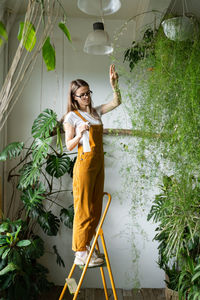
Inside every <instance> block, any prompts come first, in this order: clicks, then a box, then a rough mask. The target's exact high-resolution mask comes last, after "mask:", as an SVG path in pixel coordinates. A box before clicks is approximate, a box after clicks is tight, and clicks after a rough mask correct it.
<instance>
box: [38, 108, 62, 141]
mask: <svg viewBox="0 0 200 300" xmlns="http://www.w3.org/2000/svg"><path fill="white" fill-rule="evenodd" d="M56 119H57V115H56V113H55V112H53V111H52V110H51V109H48V108H47V109H45V110H44V111H43V112H42V113H41V114H39V116H38V117H37V118H36V119H35V121H34V122H33V126H32V135H33V137H34V138H48V137H49V136H50V134H51V132H52V131H53V129H54V128H55V127H56V125H57V120H56Z"/></svg>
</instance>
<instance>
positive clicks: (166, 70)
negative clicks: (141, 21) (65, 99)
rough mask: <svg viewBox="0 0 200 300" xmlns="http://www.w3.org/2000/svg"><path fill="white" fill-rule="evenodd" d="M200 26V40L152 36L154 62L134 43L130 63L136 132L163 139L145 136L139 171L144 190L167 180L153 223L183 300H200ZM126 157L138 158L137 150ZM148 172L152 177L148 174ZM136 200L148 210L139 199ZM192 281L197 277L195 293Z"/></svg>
mask: <svg viewBox="0 0 200 300" xmlns="http://www.w3.org/2000/svg"><path fill="white" fill-rule="evenodd" d="M197 27H198V28H196V29H197V30H196V33H195V35H194V38H193V40H187V41H181V42H180V41H177V42H174V41H171V40H169V39H167V38H166V36H165V35H164V33H163V30H162V28H161V27H160V28H159V30H158V31H157V32H155V33H154V34H152V38H151V39H150V40H149V48H148V43H147V52H148V49H149V50H150V51H149V52H148V55H144V53H145V52H144V49H143V48H142V47H141V48H140V47H136V49H134V45H135V44H134V43H133V45H132V46H131V47H130V48H129V49H127V51H126V52H125V57H124V60H125V61H127V62H128V63H129V68H130V70H131V72H126V74H125V75H124V80H125V83H126V85H127V86H126V90H125V92H124V99H125V101H124V105H125V107H126V109H127V112H128V114H129V116H130V119H131V122H132V128H133V129H134V131H137V130H138V131H142V132H144V133H148V134H149V136H152V137H153V136H154V137H156V136H157V137H158V138H156V139H154V140H150V139H147V135H146V136H145V135H144V137H143V136H142V135H141V136H140V139H139V140H138V153H137V159H138V161H139V167H138V168H140V169H142V170H143V171H144V174H142V173H141V172H140V173H139V174H140V179H139V180H140V183H141V185H142V184H144V182H147V181H150V180H152V177H155V176H156V177H157V176H158V174H161V175H162V176H164V177H163V185H162V186H161V193H159V194H158V195H156V197H155V200H154V201H153V204H152V207H151V210H150V212H149V215H148V220H150V219H152V220H153V221H154V222H158V226H157V229H156V235H155V240H157V241H158V243H159V246H158V250H159V261H158V263H159V266H160V267H161V268H162V269H164V270H165V271H166V272H167V274H168V275H169V277H171V278H170V284H171V287H172V286H173V287H176V290H178V288H179V295H180V297H181V295H184V296H186V295H188V296H187V297H188V298H187V299H198V298H199V294H198V293H199V282H198V281H197V282H195V280H198V278H199V277H198V276H199V275H196V276H197V277H194V276H195V275H194V270H196V272H197V274H198V268H197V269H195V268H196V267H197V266H198V264H199V262H197V259H198V258H199V255H200V253H199V249H200V246H199V245H200V230H199V228H200V217H199V215H200V214H199V200H200V199H199V195H200V185H199V182H200V180H199V162H200V147H199V146H200V138H199V128H200V106H199V94H200V67H199V64H198V63H197V62H199V61H200V31H199V25H197ZM143 43H145V41H141V42H139V44H138V45H142V44H143ZM135 50H136V52H134V51H135ZM137 51H138V52H139V53H137ZM126 151H127V152H128V153H131V148H130V147H128V149H127V150H126ZM134 151H135V149H134ZM134 153H135V152H134ZM132 154H133V152H132ZM146 166H148V167H149V168H150V170H151V171H150V172H149V173H148V174H147V171H146V170H145V169H144V167H146ZM146 169H147V168H146ZM168 174H170V177H169V175H168ZM171 174H173V175H172V176H171ZM167 175H168V176H167ZM144 178H147V181H144V180H143V179H144ZM136 180H138V178H136ZM139 180H138V181H139ZM142 188H144V187H142ZM134 201H135V202H136V204H138V203H140V200H138V199H135V200H134ZM134 205H135V203H134V204H133V206H134ZM180 278H182V279H181V280H180ZM192 278H193V279H194V278H196V279H195V280H194V282H195V285H194V287H193V283H192ZM179 280H180V281H179ZM179 283H180V284H179ZM181 293H182V294H181Z"/></svg>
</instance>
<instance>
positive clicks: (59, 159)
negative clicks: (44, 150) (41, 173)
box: [46, 153, 71, 178]
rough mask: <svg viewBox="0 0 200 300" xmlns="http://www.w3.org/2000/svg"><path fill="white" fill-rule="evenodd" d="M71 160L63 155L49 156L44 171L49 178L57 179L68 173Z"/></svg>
mask: <svg viewBox="0 0 200 300" xmlns="http://www.w3.org/2000/svg"><path fill="white" fill-rule="evenodd" d="M70 170H71V159H70V158H69V156H68V155H67V154H66V153H64V154H63V155H62V156H56V155H49V157H48V160H47V167H46V171H47V173H48V174H50V175H51V176H55V177H56V178H59V177H61V176H63V175H64V174H65V173H70Z"/></svg>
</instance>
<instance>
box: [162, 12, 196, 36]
mask: <svg viewBox="0 0 200 300" xmlns="http://www.w3.org/2000/svg"><path fill="white" fill-rule="evenodd" d="M161 24H162V27H163V30H164V33H165V35H166V37H168V39H170V40H172V41H185V40H188V39H192V38H193V34H194V22H193V20H192V19H191V18H188V17H186V16H181V17H176V18H171V19H167V20H164V21H163V22H162V23H161Z"/></svg>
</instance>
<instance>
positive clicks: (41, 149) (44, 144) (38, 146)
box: [32, 138, 51, 165]
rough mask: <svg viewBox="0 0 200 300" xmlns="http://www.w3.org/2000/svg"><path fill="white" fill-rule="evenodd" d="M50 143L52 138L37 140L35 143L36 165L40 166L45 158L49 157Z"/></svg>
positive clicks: (34, 162) (34, 160)
mask: <svg viewBox="0 0 200 300" xmlns="http://www.w3.org/2000/svg"><path fill="white" fill-rule="evenodd" d="M50 142H51V138H47V139H39V138H36V139H35V142H34V144H33V146H32V150H33V164H34V165H38V164H40V163H41V162H42V161H43V160H44V158H46V157H47V154H48V150H49V144H50Z"/></svg>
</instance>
